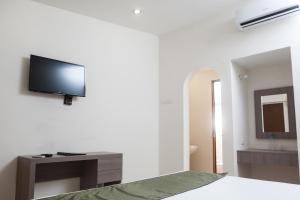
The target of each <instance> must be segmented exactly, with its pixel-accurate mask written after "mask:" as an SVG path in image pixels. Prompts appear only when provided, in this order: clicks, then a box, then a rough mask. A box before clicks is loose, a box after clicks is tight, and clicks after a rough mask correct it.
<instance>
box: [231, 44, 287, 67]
mask: <svg viewBox="0 0 300 200" xmlns="http://www.w3.org/2000/svg"><path fill="white" fill-rule="evenodd" d="M291 62H292V61H291V52H290V48H289V47H287V48H282V49H277V50H273V51H268V52H264V53H260V54H256V55H251V56H247V57H243V58H238V59H235V60H233V63H234V64H236V65H238V66H239V67H242V68H244V69H251V68H257V67H272V66H291V65H292V64H291Z"/></svg>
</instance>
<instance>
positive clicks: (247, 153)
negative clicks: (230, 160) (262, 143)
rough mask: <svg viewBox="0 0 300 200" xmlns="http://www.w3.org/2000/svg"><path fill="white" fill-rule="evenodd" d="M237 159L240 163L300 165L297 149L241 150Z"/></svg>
mask: <svg viewBox="0 0 300 200" xmlns="http://www.w3.org/2000/svg"><path fill="white" fill-rule="evenodd" d="M237 161H238V163H239V164H253V165H281V166H291V167H292V166H295V167H297V166H299V163H298V152H297V151H274V150H261V149H246V150H239V151H237Z"/></svg>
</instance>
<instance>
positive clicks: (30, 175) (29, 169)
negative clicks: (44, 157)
mask: <svg viewBox="0 0 300 200" xmlns="http://www.w3.org/2000/svg"><path fill="white" fill-rule="evenodd" d="M34 183H35V164H33V163H32V162H30V161H29V160H26V159H22V158H18V168H17V185H16V198H15V199H16V200H30V199H33V197H34Z"/></svg>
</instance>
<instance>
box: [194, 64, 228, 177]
mask: <svg viewBox="0 0 300 200" xmlns="http://www.w3.org/2000/svg"><path fill="white" fill-rule="evenodd" d="M189 133H190V169H191V170H196V171H204V172H210V173H222V172H223V159H222V157H223V156H222V101H221V81H220V77H219V74H218V73H217V72H216V71H215V70H214V69H205V70H201V71H199V72H196V73H194V74H192V76H191V78H190V81H189Z"/></svg>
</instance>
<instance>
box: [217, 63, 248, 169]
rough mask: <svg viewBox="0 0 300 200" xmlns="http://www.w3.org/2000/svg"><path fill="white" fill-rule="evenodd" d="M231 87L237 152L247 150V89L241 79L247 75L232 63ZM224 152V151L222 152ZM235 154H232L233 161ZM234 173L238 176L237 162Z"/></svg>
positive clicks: (245, 83) (244, 81) (234, 138)
mask: <svg viewBox="0 0 300 200" xmlns="http://www.w3.org/2000/svg"><path fill="white" fill-rule="evenodd" d="M232 65H233V66H232V71H231V86H232V120H233V121H234V122H235V123H234V126H233V136H234V137H233V140H234V146H235V148H236V149H238V150H242V149H247V148H248V146H249V120H248V114H249V112H248V98H247V97H248V95H247V94H248V87H247V80H246V79H243V78H242V77H243V76H244V75H246V74H247V72H246V70H244V69H243V68H240V67H238V66H236V64H235V63H232ZM223 151H224V150H223ZM236 159H237V154H234V160H236ZM234 169H235V171H234V173H235V174H238V166H237V162H236V163H234Z"/></svg>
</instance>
